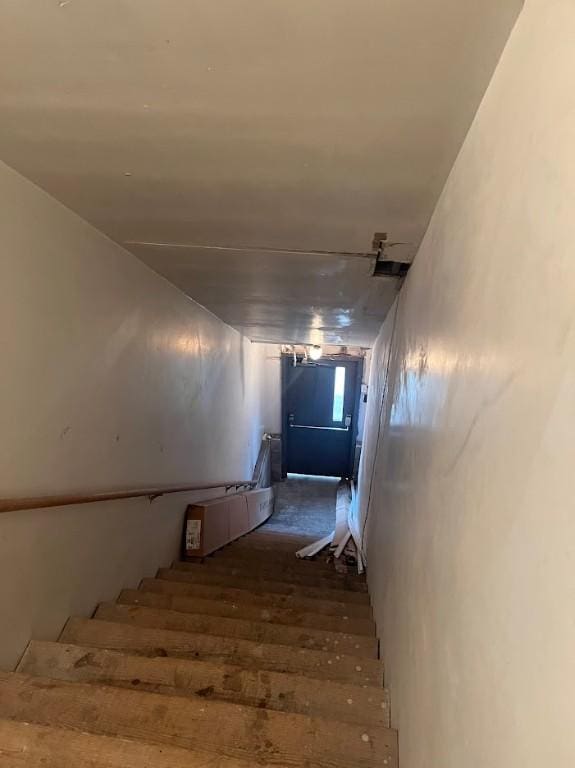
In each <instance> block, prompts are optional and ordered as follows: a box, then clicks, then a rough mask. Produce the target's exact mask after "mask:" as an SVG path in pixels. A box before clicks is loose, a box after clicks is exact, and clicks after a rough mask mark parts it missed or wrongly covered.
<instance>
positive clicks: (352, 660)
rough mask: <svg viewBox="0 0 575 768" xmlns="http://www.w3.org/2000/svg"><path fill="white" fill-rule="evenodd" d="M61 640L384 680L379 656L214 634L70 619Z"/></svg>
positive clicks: (325, 676) (367, 681)
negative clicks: (327, 651) (349, 654)
mask: <svg viewBox="0 0 575 768" xmlns="http://www.w3.org/2000/svg"><path fill="white" fill-rule="evenodd" d="M60 641H61V642H64V643H73V644H76V645H89V646H94V647H96V648H109V649H111V650H120V651H131V652H135V653H137V654H139V655H145V656H162V657H165V656H171V657H180V658H193V659H200V660H203V661H211V662H213V663H215V664H235V665H237V666H240V667H242V668H243V669H259V670H263V671H268V672H288V673H296V674H302V675H308V677H313V678H317V679H318V680H337V681H339V682H343V683H351V684H352V685H370V686H375V687H381V686H382V685H383V664H382V663H381V661H378V660H374V659H358V658H356V657H354V656H348V655H346V654H340V653H337V654H331V653H326V652H325V651H310V650H308V649H305V648H294V647H291V646H287V645H273V644H268V643H256V642H253V641H251V640H238V639H232V638H229V637H218V636H217V635H202V634H198V633H191V632H176V631H174V630H166V629H154V628H151V627H141V626H137V625H133V624H123V623H120V622H114V621H98V620H96V619H80V618H71V619H69V620H68V622H67V623H66V626H65V627H64V629H63V630H62V633H61V635H60Z"/></svg>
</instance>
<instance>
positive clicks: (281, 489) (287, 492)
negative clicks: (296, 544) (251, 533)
mask: <svg viewBox="0 0 575 768" xmlns="http://www.w3.org/2000/svg"><path fill="white" fill-rule="evenodd" d="M338 483H339V480H338V478H334V477H310V476H308V475H288V478H287V480H284V481H283V482H281V483H276V484H275V486H274V488H275V491H276V501H275V511H274V514H273V515H272V517H271V518H270V519H269V520H268V522H267V523H266V529H268V530H270V529H272V530H275V531H278V532H282V533H295V534H300V535H307V536H317V538H318V539H319V538H321V537H322V536H326V535H327V534H328V533H331V531H333V529H334V525H335V500H336V491H337V486H338Z"/></svg>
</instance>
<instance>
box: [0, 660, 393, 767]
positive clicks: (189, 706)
mask: <svg viewBox="0 0 575 768" xmlns="http://www.w3.org/2000/svg"><path fill="white" fill-rule="evenodd" d="M0 690H1V693H2V695H1V696H0V717H2V718H4V719H14V720H24V721H26V722H33V723H37V724H38V725H52V726H56V727H59V728H70V729H74V730H81V731H88V732H89V733H95V734H99V735H105V736H114V737H117V736H121V737H125V738H130V739H134V740H141V741H146V742H149V743H151V744H166V745H168V746H170V747H182V748H185V749H191V750H194V749H202V750H204V751H206V752H210V753H212V754H214V755H217V756H220V755H222V756H224V757H232V758H238V759H241V760H249V759H252V760H253V761H254V762H258V761H260V760H261V761H262V762H265V761H269V762H273V761H277V762H279V763H283V764H286V765H289V766H293V768H297V767H298V766H301V768H310V767H311V766H314V768H348V766H349V764H350V763H351V762H353V765H354V766H357V768H376V766H381V764H382V763H383V761H384V760H388V761H392V762H391V763H389V762H388V764H391V765H396V764H397V734H396V732H395V731H392V730H390V729H387V728H377V727H374V726H365V727H364V726H358V725H355V724H352V723H342V722H339V721H333V722H330V721H327V720H324V719H320V718H312V717H307V716H305V715H298V714H292V713H286V712H273V711H268V710H264V709H256V708H254V707H244V706H241V705H238V704H229V703H227V702H220V701H208V700H205V699H204V700H197V699H196V698H184V697H182V696H166V695H162V694H156V693H145V692H136V691H129V690H125V689H121V688H116V687H113V686H104V685H95V684H85V683H69V682H62V681H58V680H53V679H50V678H43V677H34V676H29V675H24V674H22V673H19V672H12V673H0Z"/></svg>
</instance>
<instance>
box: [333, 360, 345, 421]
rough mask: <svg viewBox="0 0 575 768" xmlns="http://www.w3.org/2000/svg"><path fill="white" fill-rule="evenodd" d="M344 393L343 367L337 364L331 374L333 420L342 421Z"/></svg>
mask: <svg viewBox="0 0 575 768" xmlns="http://www.w3.org/2000/svg"><path fill="white" fill-rule="evenodd" d="M344 394H345V368H344V367H343V366H337V368H335V369H334V376H333V412H332V419H333V421H343V397H344Z"/></svg>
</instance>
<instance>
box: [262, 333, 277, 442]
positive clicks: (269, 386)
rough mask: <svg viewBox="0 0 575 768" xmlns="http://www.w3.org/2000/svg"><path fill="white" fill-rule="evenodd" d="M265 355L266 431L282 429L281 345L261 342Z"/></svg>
mask: <svg viewBox="0 0 575 768" xmlns="http://www.w3.org/2000/svg"><path fill="white" fill-rule="evenodd" d="M258 346H259V347H260V348H261V354H262V357H263V362H262V365H263V368H262V371H263V372H262V423H263V425H264V429H265V431H266V432H269V433H271V434H278V433H280V432H281V431H282V402H281V346H280V345H279V344H259V345H258Z"/></svg>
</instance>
